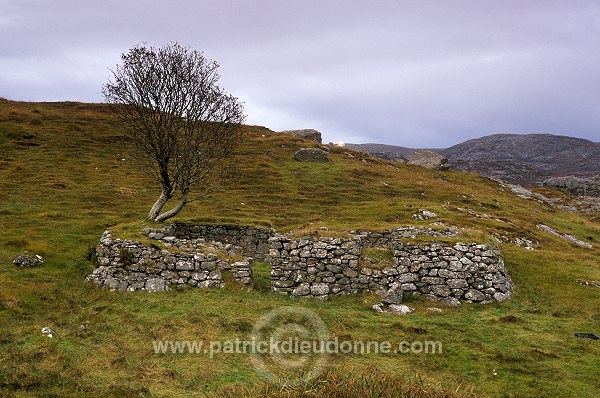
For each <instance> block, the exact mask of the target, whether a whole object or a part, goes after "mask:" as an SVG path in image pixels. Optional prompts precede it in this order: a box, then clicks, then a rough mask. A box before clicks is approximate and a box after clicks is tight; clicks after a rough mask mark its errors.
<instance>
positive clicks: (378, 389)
mask: <svg viewBox="0 0 600 398" xmlns="http://www.w3.org/2000/svg"><path fill="white" fill-rule="evenodd" d="M281 384H284V383H281ZM219 396H221V397H223V398H228V397H231V398H233V397H240V398H242V397H243V398H246V397H247V398H250V397H253V398H255V397H256V398H325V397H339V398H367V397H373V398H475V397H477V395H475V394H474V393H473V392H471V391H464V389H463V388H462V386H461V385H454V383H444V385H443V386H441V385H435V384H431V383H427V382H425V381H424V380H423V379H422V378H421V377H420V376H419V375H416V376H415V377H413V378H408V377H405V376H403V375H399V374H389V373H382V372H381V371H379V370H375V369H373V370H366V371H365V370H355V369H343V370H339V369H335V370H330V371H328V372H326V373H325V374H323V375H320V376H319V377H318V378H317V379H315V380H313V381H311V382H309V383H307V384H305V385H302V386H300V387H273V386H270V385H262V386H259V387H254V388H252V389H247V388H244V387H233V388H226V389H225V391H223V392H222V393H221V394H220V395H219Z"/></svg>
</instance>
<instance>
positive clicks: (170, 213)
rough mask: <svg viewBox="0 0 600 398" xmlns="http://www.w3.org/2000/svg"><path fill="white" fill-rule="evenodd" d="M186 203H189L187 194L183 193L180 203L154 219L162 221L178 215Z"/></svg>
mask: <svg viewBox="0 0 600 398" xmlns="http://www.w3.org/2000/svg"><path fill="white" fill-rule="evenodd" d="M186 203H187V195H183V196H182V197H181V200H180V201H179V203H177V206H175V207H173V208H172V209H171V210H169V211H165V212H164V213H162V214H161V215H159V216H157V217H156V218H155V219H154V221H157V222H162V221H165V220H168V219H169V218H171V217H174V216H176V215H177V214H179V212H180V211H181V209H183V206H185V204H186Z"/></svg>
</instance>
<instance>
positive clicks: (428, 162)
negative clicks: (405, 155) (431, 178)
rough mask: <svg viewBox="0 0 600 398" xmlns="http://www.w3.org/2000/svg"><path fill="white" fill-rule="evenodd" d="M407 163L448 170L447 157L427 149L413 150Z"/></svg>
mask: <svg viewBox="0 0 600 398" xmlns="http://www.w3.org/2000/svg"><path fill="white" fill-rule="evenodd" d="M408 164H412V165H415V166H421V167H425V168H426V169H433V170H448V159H447V158H445V157H443V156H442V155H440V154H439V153H435V152H433V151H429V150H427V149H420V150H418V151H415V153H413V155H412V156H411V158H410V160H409V161H408Z"/></svg>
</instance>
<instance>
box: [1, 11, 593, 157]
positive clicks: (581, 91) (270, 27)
mask: <svg viewBox="0 0 600 398" xmlns="http://www.w3.org/2000/svg"><path fill="white" fill-rule="evenodd" d="M172 41H177V42H179V43H180V44H182V45H184V46H189V47H192V48H194V49H197V50H202V51H204V53H205V55H206V56H207V57H208V58H211V59H214V60H216V61H218V62H219V63H220V64H221V67H220V73H221V85H222V86H223V87H224V88H225V90H226V91H228V92H229V93H231V94H234V95H236V96H238V97H240V98H241V99H242V100H243V101H244V102H245V109H246V113H247V115H248V118H247V123H248V124H257V125H263V126H266V127H269V128H271V129H273V130H283V129H298V128H315V129H317V130H319V131H321V132H322V133H323V138H324V141H325V142H328V141H332V142H338V141H340V140H341V141H345V142H354V143H364V142H379V143H388V144H395V145H402V146H409V147H446V146H450V145H453V144H456V143H459V142H461V141H464V140H466V139H469V138H476V137H480V136H483V135H488V134H494V133H553V134H563V135H572V136H577V137H582V138H587V139H591V140H592V141H600V1H598V0H589V1H585V0H567V1H554V0H519V1H508V0H502V1H498V0H471V1H466V0H465V1H459V0H437V1H427V0H412V1H408V0H389V1H388V0H364V1H363V0H164V1H158V0H134V1H132V0H0V97H5V98H8V99H12V100H26V101H63V100H71V101H85V102H101V101H103V99H102V96H101V94H100V92H101V87H102V84H104V83H105V82H106V81H107V80H108V78H109V76H110V71H109V68H114V66H115V65H117V64H118V63H119V62H120V58H119V56H120V54H121V53H122V52H125V51H127V50H128V49H129V48H131V47H132V46H134V45H136V44H138V43H143V42H146V43H148V44H149V45H154V46H161V45H164V44H167V43H169V42H172Z"/></svg>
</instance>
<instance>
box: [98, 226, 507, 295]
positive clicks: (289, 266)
mask: <svg viewBox="0 0 600 398" xmlns="http://www.w3.org/2000/svg"><path fill="white" fill-rule="evenodd" d="M144 232H145V233H146V235H147V236H148V237H149V238H151V239H154V240H156V241H157V243H159V244H160V247H159V246H157V245H153V244H150V245H144V244H142V243H140V242H135V241H130V240H122V239H113V238H112V236H111V234H110V232H109V231H106V232H105V233H104V235H103V236H102V239H101V240H100V243H99V245H98V247H97V250H96V257H97V265H98V266H97V268H95V269H94V271H93V272H92V274H91V275H89V276H88V278H87V279H88V280H90V281H93V282H95V283H96V284H98V285H100V286H108V287H109V288H111V289H114V290H121V291H125V290H127V291H132V290H148V291H161V290H169V289H171V288H173V287H175V286H192V287H223V286H224V283H225V280H227V279H228V278H225V277H224V273H225V272H231V275H232V279H233V280H235V281H237V282H238V283H239V284H242V285H250V284H252V261H253V258H258V259H261V260H264V261H268V262H270V264H271V289H272V290H273V291H275V292H280V293H284V294H289V295H291V296H295V297H300V296H302V297H304V296H306V297H309V296H310V297H317V298H320V299H325V298H327V297H328V296H329V295H332V294H333V295H338V294H339V295H342V294H354V293H360V292H367V291H369V292H385V291H388V290H389V289H390V288H391V287H393V286H395V287H398V286H399V287H400V288H401V290H402V291H403V292H404V293H405V294H413V295H426V296H428V297H431V298H433V299H436V300H443V301H444V302H445V303H446V304H449V305H460V303H461V302H480V303H487V302H492V301H504V300H506V299H509V298H510V297H511V296H512V293H513V290H514V286H513V284H512V281H511V279H510V276H509V275H508V273H507V272H506V269H505V266H504V261H503V259H502V256H501V253H500V251H499V250H498V249H497V248H495V247H492V246H489V245H480V244H476V243H472V244H462V243H457V244H454V245H448V244H444V243H436V242H432V243H428V244H423V243H408V242H407V239H410V238H416V237H421V236H430V237H433V238H435V237H446V238H447V237H455V236H457V235H458V231H457V230H456V229H455V228H446V229H432V228H426V227H415V226H408V227H400V228H396V229H393V230H388V231H381V232H369V231H352V232H351V233H349V235H348V236H347V237H344V238H336V237H312V236H307V237H301V238H293V237H291V236H288V235H283V234H274V231H273V230H272V229H266V228H260V227H248V226H232V225H229V226H214V225H186V224H173V225H169V226H166V227H164V228H162V229H160V230H155V229H146V230H145V231H144ZM161 247H162V248H161ZM367 248H384V249H387V250H388V251H389V253H390V258H389V260H384V261H380V262H379V263H373V262H370V261H368V260H372V259H369V258H368V257H367V256H366V255H365V249H367ZM244 256H252V257H244Z"/></svg>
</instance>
